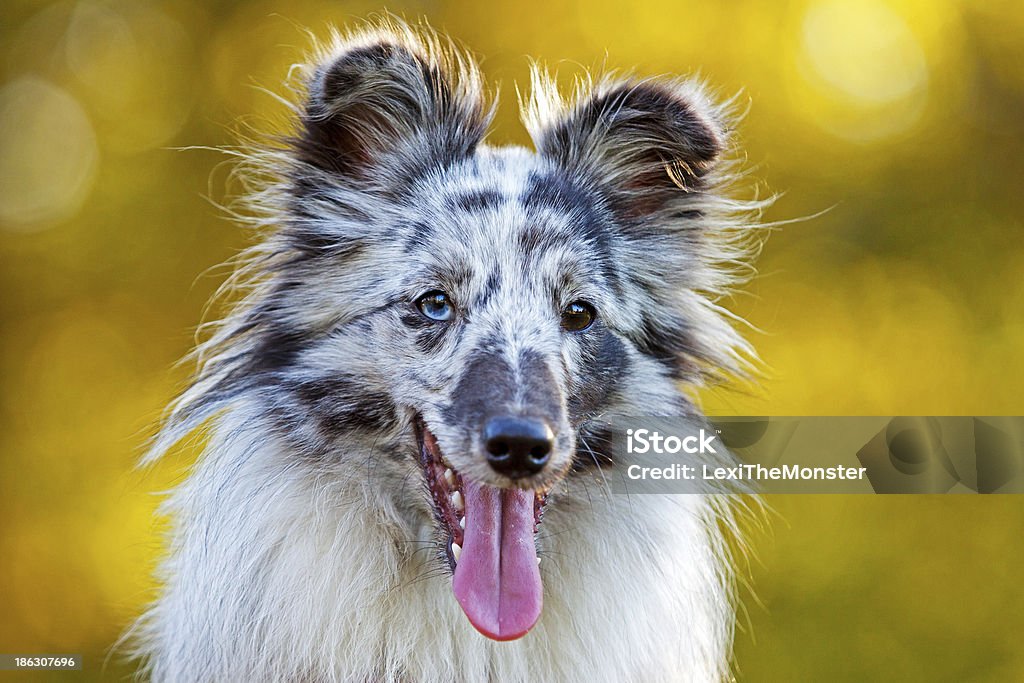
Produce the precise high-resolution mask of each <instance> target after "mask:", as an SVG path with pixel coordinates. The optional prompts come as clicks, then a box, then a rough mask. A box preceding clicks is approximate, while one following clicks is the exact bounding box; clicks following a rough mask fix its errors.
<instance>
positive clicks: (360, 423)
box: [280, 376, 398, 437]
mask: <svg viewBox="0 0 1024 683" xmlns="http://www.w3.org/2000/svg"><path fill="white" fill-rule="evenodd" d="M280 387H281V388H282V389H284V390H285V391H287V392H288V393H289V394H290V395H292V396H294V397H295V398H296V399H297V401H298V402H299V403H300V404H301V405H302V406H303V407H304V408H305V409H306V410H307V411H308V413H309V414H310V415H312V416H313V417H314V418H315V419H316V421H317V424H318V426H319V428H320V431H321V432H323V433H324V435H325V436H336V437H340V436H342V435H344V433H345V432H347V431H352V430H356V431H363V432H373V431H377V430H381V429H385V428H387V427H388V426H390V425H393V424H394V423H395V421H396V420H397V419H398V412H397V408H396V407H395V404H394V403H393V402H392V401H391V398H390V397H388V396H387V395H385V394H383V393H381V392H378V391H373V390H368V389H367V388H366V386H365V384H364V383H361V382H358V381H356V379H355V378H352V377H345V376H333V377H318V378H316V379H307V380H293V379H282V380H281V382H280Z"/></svg>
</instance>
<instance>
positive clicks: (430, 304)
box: [416, 290, 455, 322]
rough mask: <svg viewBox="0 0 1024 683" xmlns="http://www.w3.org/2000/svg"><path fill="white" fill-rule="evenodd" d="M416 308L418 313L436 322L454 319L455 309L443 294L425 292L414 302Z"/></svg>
mask: <svg viewBox="0 0 1024 683" xmlns="http://www.w3.org/2000/svg"><path fill="white" fill-rule="evenodd" d="M416 307H417V308H419V309H420V313H422V314H423V315H425V316H426V317H428V318H430V319H431V320H436V321H438V322H445V321H447V320H451V319H452V318H453V317H455V308H454V307H453V306H452V303H451V300H450V299H449V298H448V295H447V294H445V293H444V292H439V291H436V290H435V291H433V292H427V293H426V294H424V295H423V296H421V297H420V298H419V299H417V300H416Z"/></svg>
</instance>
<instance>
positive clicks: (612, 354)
mask: <svg viewBox="0 0 1024 683" xmlns="http://www.w3.org/2000/svg"><path fill="white" fill-rule="evenodd" d="M577 339H578V343H579V345H580V351H581V353H580V367H579V369H578V371H577V373H576V374H577V377H576V381H575V382H574V384H573V386H572V387H571V388H570V391H569V399H568V407H569V420H570V422H571V423H572V424H574V425H579V424H581V423H582V422H584V421H585V420H587V419H589V418H590V417H592V416H593V415H594V414H595V413H596V412H598V411H599V410H600V409H601V408H602V407H603V406H604V405H606V404H607V402H608V401H609V399H611V398H612V397H613V396H614V395H615V392H616V390H617V387H618V385H619V383H620V382H622V381H623V378H624V377H625V375H626V373H627V372H628V370H629V359H628V358H627V357H626V348H625V346H624V344H623V342H622V341H621V340H620V339H619V338H618V337H616V336H615V334H614V333H612V332H611V331H610V330H608V328H606V327H605V326H604V325H603V324H602V323H601V322H600V321H598V322H597V323H595V324H594V326H593V327H591V328H590V329H589V330H587V331H585V332H580V333H578V334H577Z"/></svg>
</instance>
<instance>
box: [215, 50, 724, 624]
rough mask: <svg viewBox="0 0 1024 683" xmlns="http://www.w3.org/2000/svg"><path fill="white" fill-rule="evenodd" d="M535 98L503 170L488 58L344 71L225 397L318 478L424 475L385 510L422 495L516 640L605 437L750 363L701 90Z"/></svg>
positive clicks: (480, 611)
mask: <svg viewBox="0 0 1024 683" xmlns="http://www.w3.org/2000/svg"><path fill="white" fill-rule="evenodd" d="M534 87H535V90H536V92H535V94H534V95H535V98H534V101H533V103H532V106H531V108H530V110H529V112H528V113H527V116H526V118H527V121H526V122H527V126H528V127H529V129H530V132H531V135H532V136H533V139H534V142H535V145H536V148H537V149H536V153H534V152H531V151H527V150H525V149H518V148H506V149H495V148H490V147H487V146H485V145H483V144H482V140H483V137H484V135H485V133H486V130H487V126H488V124H489V118H490V114H489V111H488V106H487V104H486V103H485V101H484V97H483V94H482V90H481V87H480V81H479V77H478V75H477V74H476V71H475V70H474V69H473V67H472V66H471V65H470V64H469V63H467V62H466V61H464V60H462V59H459V58H456V57H453V56H451V55H448V56H446V55H445V53H444V51H442V50H439V49H438V48H437V46H436V45H431V44H424V43H422V42H420V41H419V40H418V39H416V38H415V37H414V36H411V35H409V34H405V33H396V34H395V35H373V36H365V37H363V38H361V39H359V40H358V41H354V42H349V43H345V44H342V45H340V46H338V47H336V49H334V50H333V51H332V52H331V53H330V54H329V55H328V56H327V57H325V58H324V60H323V61H322V63H320V64H319V65H318V66H317V68H316V70H315V72H313V73H312V74H311V75H310V80H309V83H308V99H307V101H306V102H305V104H304V107H303V109H302V111H301V115H300V122H301V126H300V128H299V132H298V134H297V136H296V137H295V139H294V140H293V141H292V142H291V143H290V146H289V149H288V152H287V163H286V168H285V169H283V174H284V176H285V178H286V181H285V183H284V184H283V186H284V193H283V194H284V197H285V200H284V202H285V203H286V212H285V215H286V219H285V222H284V224H283V225H281V226H280V229H279V231H278V232H277V233H275V235H273V236H272V237H271V238H269V240H268V242H267V243H266V245H265V247H264V249H263V251H262V253H263V254H264V255H265V258H266V264H265V265H263V266H262V268H263V270H264V272H265V273H266V274H267V275H266V278H265V281H264V282H263V284H262V286H261V289H260V290H259V295H258V296H257V297H256V298H255V300H254V301H253V303H252V305H251V306H250V307H249V308H248V309H247V310H246V312H245V314H244V316H243V319H242V320H241V322H240V323H239V324H238V326H237V327H236V329H235V330H234V332H233V333H229V335H228V336H230V335H231V334H234V335H235V336H236V337H238V338H240V339H244V343H239V344H236V347H239V348H242V349H244V353H238V354H236V355H234V356H232V357H230V358H228V359H227V360H230V361H231V363H228V362H227V361H225V363H226V364H225V367H226V368H227V369H226V370H224V371H222V379H221V380H220V381H219V384H217V383H216V382H214V384H215V389H217V390H219V391H221V392H222V393H225V394H227V393H230V392H231V391H232V390H233V387H232V383H234V384H235V385H239V386H243V385H244V386H245V387H246V388H249V389H255V392H254V393H255V394H256V395H257V396H259V397H260V400H261V401H263V402H264V403H265V404H266V413H267V414H270V415H272V416H274V419H275V420H276V421H277V423H278V425H279V426H280V427H281V429H282V432H283V433H284V434H285V436H286V437H287V439H288V440H289V441H290V442H291V443H292V444H294V445H295V446H296V447H297V449H298V450H299V451H300V452H302V453H304V454H306V455H307V456H309V457H317V458H329V459H344V458H345V457H346V456H347V455H348V454H347V453H346V449H353V448H354V447H355V445H356V444H362V445H371V447H372V448H376V449H378V450H380V449H384V450H386V451H387V452H388V453H389V454H390V456H391V457H390V460H389V466H390V467H394V468H399V469H400V470H401V468H406V469H408V470H415V471H416V472H417V475H416V476H417V478H418V479H420V481H423V482H425V484H426V485H425V487H423V490H425V495H423V493H421V490H420V489H419V488H414V487H408V481H409V480H408V478H407V477H405V478H402V479H397V480H394V481H392V484H394V487H395V488H396V489H397V490H394V491H392V492H390V494H382V495H394V496H396V497H406V498H417V499H422V503H423V504H422V505H420V506H416V505H412V506H411V507H413V508H415V509H420V510H423V511H424V514H425V520H429V523H430V524H431V525H433V527H434V529H435V531H436V534H435V535H436V537H437V538H438V539H439V540H440V541H441V543H442V544H443V547H444V548H445V555H446V559H447V562H448V563H449V565H450V567H451V568H452V569H453V572H454V577H453V585H454V590H455V594H456V597H457V599H458V600H459V602H460V604H461V605H462V607H463V609H464V611H465V612H466V614H467V616H468V617H469V619H470V620H471V621H472V623H473V624H474V626H476V627H477V629H478V630H480V631H481V632H483V633H484V634H486V635H488V636H490V637H492V638H495V639H499V640H507V639H511V638H517V637H519V636H521V635H523V634H524V633H526V632H527V631H528V630H529V629H530V628H531V627H532V626H533V624H534V623H535V622H536V620H537V618H538V616H539V614H540V609H541V580H540V574H539V571H538V568H537V555H536V541H535V534H536V530H537V525H538V524H540V521H541V516H542V514H543V512H544V509H545V506H546V505H549V504H552V505H553V504H557V496H558V490H559V484H560V483H561V482H563V481H564V480H565V479H566V477H572V476H577V474H578V473H579V472H580V471H581V470H585V469H586V468H587V467H594V466H597V467H600V466H601V465H602V464H606V465H607V464H609V460H608V453H607V449H606V448H605V447H606V446H607V443H606V442H607V435H606V433H605V432H604V430H605V429H606V426H607V421H608V420H609V419H610V418H611V417H612V416H616V415H630V414H632V415H637V414H679V413H681V412H687V411H689V410H691V408H690V406H689V404H688V403H687V402H686V400H685V398H684V397H683V395H682V394H681V393H680V392H679V391H678V388H677V385H678V383H679V382H687V381H696V380H697V379H698V378H699V377H700V375H701V372H702V369H703V368H705V367H715V368H726V369H728V368H731V367H733V366H734V364H735V361H736V353H735V349H736V348H737V347H739V346H740V345H741V342H739V341H738V337H737V336H736V335H735V333H733V332H732V330H731V328H730V327H729V326H728V325H727V324H725V323H723V322H722V320H721V318H720V316H718V315H717V312H716V311H715V310H714V307H713V306H711V305H709V304H708V302H707V299H706V298H705V295H706V294H707V293H708V292H713V291H715V289H716V288H717V287H719V286H720V285H721V282H720V281H719V280H716V279H715V277H716V276H715V275H714V271H713V268H712V267H713V266H714V263H713V262H714V260H715V259H716V258H719V259H721V258H728V256H729V255H728V253H727V252H723V251H721V247H720V245H719V246H715V245H713V244H712V243H711V241H710V239H709V237H708V234H707V228H708V225H709V221H712V219H713V216H712V214H713V212H714V211H716V210H718V209H720V208H721V207H720V205H719V204H716V201H717V199H716V197H715V194H714V192H713V191H712V190H713V187H714V170H715V161H716V159H717V157H718V155H719V153H720V152H721V149H722V146H723V132H722V130H721V128H720V124H719V123H718V121H717V117H716V114H715V111H714V110H713V109H712V108H710V107H709V106H708V105H707V104H706V102H705V100H704V99H703V98H702V96H701V95H700V92H699V89H697V88H695V87H694V86H692V85H688V84H680V83H662V82H638V81H621V82H608V83H604V84H601V85H599V86H597V87H595V88H594V89H593V90H592V91H591V92H589V93H584V94H581V96H580V97H579V98H578V101H576V102H574V103H572V104H571V105H563V104H562V103H561V102H560V101H559V100H558V99H557V96H556V95H555V94H554V91H553V89H552V86H551V85H550V83H546V82H544V81H543V80H542V79H538V80H537V81H536V82H535V86H534ZM715 249H719V251H717V252H716V251H715ZM238 358H242V359H244V360H243V361H238V360H236V359H238ZM232 363H233V364H234V365H232ZM215 369H216V368H215ZM214 379H215V380H216V379H217V378H216V377H214ZM214 393H215V392H214ZM420 475H422V478H420ZM396 482H401V483H396ZM403 484H404V487H403Z"/></svg>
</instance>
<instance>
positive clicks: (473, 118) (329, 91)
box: [296, 29, 491, 185]
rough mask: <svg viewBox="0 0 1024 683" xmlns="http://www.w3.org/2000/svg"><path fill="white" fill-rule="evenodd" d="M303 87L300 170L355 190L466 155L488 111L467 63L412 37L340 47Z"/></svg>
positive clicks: (382, 35)
mask: <svg viewBox="0 0 1024 683" xmlns="http://www.w3.org/2000/svg"><path fill="white" fill-rule="evenodd" d="M337 43H338V44H337V45H336V46H335V47H334V48H332V49H331V50H330V51H329V55H328V57H327V58H326V59H324V60H323V62H322V63H321V65H320V66H319V67H317V68H316V70H315V72H314V73H313V75H312V78H311V79H310V81H309V85H308V98H307V101H306V104H305V109H304V112H303V116H302V131H301V133H300V136H299V139H298V140H297V141H296V152H297V156H298V159H299V161H301V162H303V163H305V164H308V165H310V166H313V167H315V168H317V169H319V170H321V171H325V172H328V173H330V174H334V175H337V176H340V178H341V179H342V180H347V181H350V182H354V183H357V184H360V185H363V184H370V185H376V184H381V183H388V182H395V181H398V180H401V179H402V178H409V177H412V176H413V174H417V173H420V172H422V171H423V170H424V169H425V168H427V167H432V166H445V165H448V164H450V163H452V162H454V161H457V160H459V159H461V158H464V157H466V156H467V155H469V154H471V153H472V152H473V150H474V149H475V147H476V146H477V144H478V143H479V142H480V141H481V140H482V139H483V137H484V135H485V133H486V130H487V126H488V124H489V122H490V117H491V110H490V109H489V108H488V107H487V105H486V104H485V98H484V94H483V88H482V85H481V78H480V76H479V74H478V72H477V70H476V68H475V66H474V65H473V64H472V62H471V61H470V60H469V59H468V58H466V57H463V56H462V55H460V54H458V53H457V52H455V51H454V50H451V49H445V48H442V47H441V45H440V41H439V40H438V39H437V38H434V37H430V36H427V37H421V36H418V35H417V34H415V33H414V32H413V31H412V30H410V29H404V30H403V29H395V30H394V31H392V32H388V31H378V32H374V33H372V34H369V35H364V36H359V37H356V38H353V39H350V40H346V41H337Z"/></svg>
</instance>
